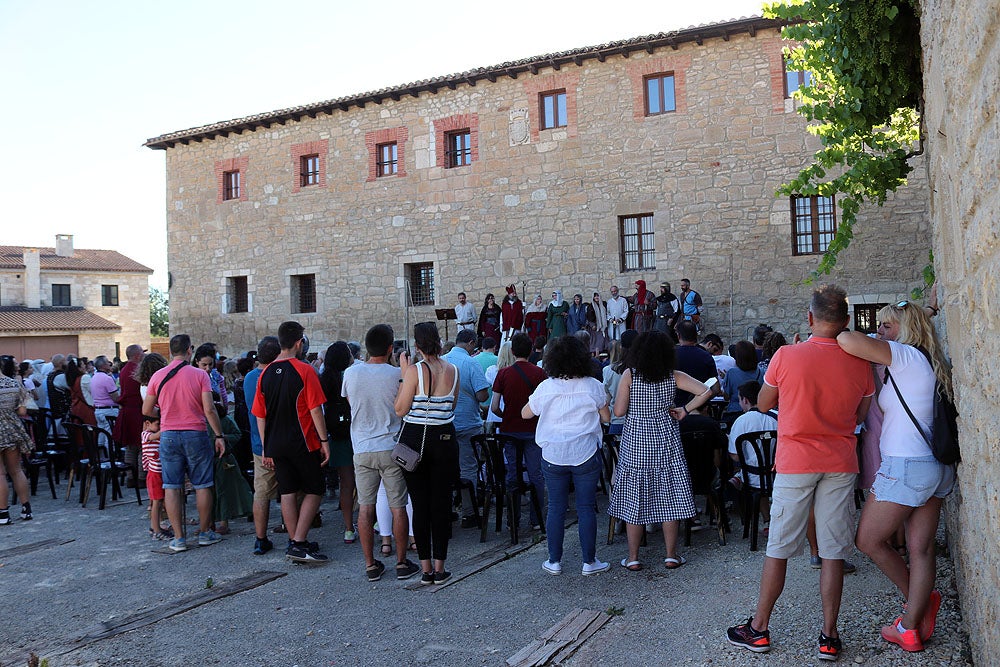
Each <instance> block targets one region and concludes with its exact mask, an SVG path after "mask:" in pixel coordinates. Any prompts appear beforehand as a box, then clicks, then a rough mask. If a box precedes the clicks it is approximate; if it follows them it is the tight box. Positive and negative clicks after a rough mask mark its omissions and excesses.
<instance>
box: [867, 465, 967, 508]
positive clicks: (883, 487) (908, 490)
mask: <svg viewBox="0 0 1000 667" xmlns="http://www.w3.org/2000/svg"><path fill="white" fill-rule="evenodd" d="M954 485H955V467H954V466H950V465H945V464H944V463H941V462H940V461H938V460H937V459H936V458H934V457H933V456H918V457H912V458H911V457H906V456H886V457H883V458H882V465H881V466H880V467H879V469H878V472H877V473H875V481H874V482H872V493H874V494H875V499H876V500H883V501H888V502H890V503H896V504H897V505H906V506H907V507H922V506H923V505H924V504H925V503H926V502H927V501H928V500H930V499H931V497H934V498H944V497H945V496H947V495H948V494H949V493H951V489H952V487H953V486H954Z"/></svg>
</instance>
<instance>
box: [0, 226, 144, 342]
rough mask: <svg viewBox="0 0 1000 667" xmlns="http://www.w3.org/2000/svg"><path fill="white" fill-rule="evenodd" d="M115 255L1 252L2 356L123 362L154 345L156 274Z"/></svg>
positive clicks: (66, 244) (66, 247) (62, 243)
mask: <svg viewBox="0 0 1000 667" xmlns="http://www.w3.org/2000/svg"><path fill="white" fill-rule="evenodd" d="M152 272H153V270H152V269H151V268H149V267H148V266H144V265H142V264H140V263H139V262H136V261H134V260H132V259H129V258H128V257H125V256H124V255H122V254H121V253H119V252H116V251H114V250H84V249H74V248H73V236H72V235H71V234H57V235H56V245H55V247H54V248H34V247H27V246H0V353H2V354H12V355H14V356H15V357H17V358H18V359H35V358H39V359H48V358H49V357H51V356H52V355H53V354H76V355H80V356H88V357H94V356H97V355H99V354H106V355H109V356H112V355H115V356H119V357H121V356H123V355H124V352H125V348H126V347H128V346H129V345H131V344H133V343H135V344H138V345H142V346H143V347H148V346H149V341H150V337H149V275H150V274H151V273H152Z"/></svg>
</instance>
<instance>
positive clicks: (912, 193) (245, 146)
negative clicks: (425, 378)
mask: <svg viewBox="0 0 1000 667" xmlns="http://www.w3.org/2000/svg"><path fill="white" fill-rule="evenodd" d="M780 52H781V42H780V38H779V35H778V33H777V31H775V30H761V31H758V32H757V33H756V36H755V37H751V36H749V35H747V34H734V35H731V36H730V38H729V39H728V41H724V40H722V39H706V40H705V41H704V43H703V44H701V45H698V44H696V43H694V42H689V43H682V44H679V45H678V48H677V49H676V50H673V49H670V48H664V49H654V50H653V52H652V53H647V52H645V51H639V52H635V53H633V54H632V55H631V56H630V57H628V58H625V57H622V56H619V55H614V56H609V57H608V58H607V60H606V61H605V62H598V61H596V60H585V61H583V62H582V64H581V65H579V66H576V65H572V64H570V65H565V66H562V67H561V68H560V70H559V71H553V70H552V69H551V68H546V67H543V68H541V69H539V71H538V73H537V74H536V75H531V74H523V75H520V76H518V78H517V79H511V78H509V77H499V78H497V80H496V81H495V82H493V83H488V82H486V81H482V82H480V83H477V85H475V86H469V85H466V84H459V85H457V87H456V89H455V90H447V89H445V88H443V87H442V88H441V90H440V91H439V92H438V94H436V95H432V94H429V93H421V94H420V95H419V97H412V96H406V95H404V96H401V98H400V99H399V100H396V101H394V100H392V99H391V98H390V97H388V96H387V98H386V99H385V100H384V101H383V103H381V104H368V105H367V106H365V107H364V108H356V107H352V108H350V109H349V110H348V111H335V112H333V113H331V114H324V113H320V114H319V115H317V117H316V118H312V119H310V118H304V119H303V120H302V121H298V122H296V121H288V122H287V123H284V124H281V125H274V126H272V127H271V128H269V129H258V130H254V131H250V130H246V131H243V132H234V133H231V134H229V135H228V136H226V137H221V136H220V137H218V138H215V139H211V140H206V141H196V142H191V143H189V144H186V145H185V144H177V145H175V146H174V147H172V148H169V149H168V150H167V151H166V153H167V196H166V203H167V217H168V248H169V251H168V252H169V266H170V273H171V277H172V287H171V290H170V297H171V298H170V305H171V330H172V332H173V333H177V332H186V333H190V334H191V335H192V336H193V337H194V339H195V340H198V341H201V340H206V339H210V340H214V341H216V342H218V343H220V344H221V345H222V346H223V349H224V351H226V352H227V353H228V352H232V351H235V350H239V349H248V348H249V347H252V346H253V345H255V344H256V341H257V340H258V339H259V338H260V337H261V336H262V335H265V334H267V333H273V332H274V331H275V329H276V327H277V325H278V324H279V323H280V322H281V321H283V320H285V319H289V318H295V319H298V320H299V321H301V322H302V323H303V324H304V325H305V326H306V328H307V329H308V331H309V333H310V336H311V337H312V338H313V340H314V341H317V342H329V341H332V340H335V339H337V338H354V339H360V338H361V337H362V336H363V334H364V332H365V330H366V329H367V327H369V326H370V325H372V324H375V323H378V322H383V321H387V322H389V323H390V324H392V325H393V326H394V327H395V328H396V330H397V331H398V332H401V331H402V328H403V324H404V308H403V305H404V303H405V302H404V292H403V286H404V276H405V274H406V265H407V264H411V263H415V262H433V263H434V271H435V289H436V295H435V296H436V303H435V306H437V307H449V306H453V305H454V301H455V298H454V295H455V294H456V293H457V292H458V291H459V290H464V291H466V292H467V293H468V294H469V298H470V300H471V301H472V302H473V303H475V304H476V306H477V309H478V308H480V307H481V304H482V302H483V298H484V296H485V294H486V293H487V292H492V293H494V294H496V295H497V296H498V297H500V296H501V295H502V294H503V285H505V284H507V283H511V282H514V283H516V284H517V285H518V288H519V291H520V288H521V286H522V284H523V285H524V286H525V287H526V290H527V291H528V292H530V293H535V292H540V293H542V294H543V296H544V297H546V298H547V297H548V295H549V293H550V292H551V290H552V289H554V288H560V289H562V291H563V293H564V295H565V296H566V297H567V299H569V298H570V297H571V296H572V294H574V293H576V292H582V293H584V294H588V293H592V292H593V291H594V290H595V289H599V290H600V291H601V292H602V294H604V295H605V297H607V293H608V288H609V287H610V286H611V285H612V284H618V285H619V286H621V287H622V289H623V291H624V292H625V293H629V292H630V291H631V286H632V283H633V282H634V281H635V280H637V279H644V280H646V281H647V282H648V283H649V285H650V286H651V287H653V289H654V290H655V289H656V287H655V286H656V285H658V283H659V282H660V281H662V280H668V281H670V282H671V283H672V284H673V286H674V288H675V289H676V288H678V283H679V281H680V279H681V278H682V277H688V278H690V279H691V281H692V283H693V286H694V288H695V289H697V290H698V291H699V292H701V294H702V296H703V298H704V300H705V305H706V313H705V318H704V321H705V329H706V332H707V331H717V332H718V333H720V334H721V335H722V336H723V337H724V338H726V339H734V338H738V337H743V336H745V335H746V331H747V329H748V328H749V327H752V326H753V325H755V324H757V323H758V322H770V323H772V324H773V325H774V326H775V327H776V328H778V329H781V330H784V331H786V332H789V333H792V332H794V331H799V330H804V329H805V310H806V303H807V300H808V294H809V291H810V288H809V287H808V286H802V285H800V284H798V283H799V282H800V281H801V280H802V279H803V278H804V277H806V276H807V275H808V273H809V271H810V270H812V269H813V268H815V266H816V264H817V262H818V257H817V256H801V257H796V256H793V255H792V250H791V246H792V243H791V228H790V212H789V200H788V198H784V197H783V198H777V199H776V198H775V196H774V192H775V190H776V188H777V187H778V186H779V185H780V184H781V183H782V182H785V181H787V180H789V179H791V178H792V177H793V176H794V175H795V174H796V173H797V172H798V170H799V169H801V168H802V167H803V166H804V165H805V164H807V163H808V161H809V160H810V158H811V155H812V152H813V150H815V148H816V143H815V140H814V139H813V138H812V137H811V136H810V135H808V133H807V132H806V131H805V121H804V119H803V118H802V117H801V116H799V115H798V114H796V113H794V109H793V103H792V101H791V100H785V99H784V93H783V89H782V75H781V71H782V70H781V53H780ZM654 72H673V73H674V77H675V83H676V97H677V110H676V111H675V112H672V113H665V114H662V115H658V116H648V117H647V116H645V114H644V110H643V109H637V107H636V105H637V104H642V99H643V96H642V89H641V86H642V85H643V76H644V75H645V74H649V73H654ZM560 87H565V88H566V90H567V105H566V106H567V115H568V120H569V123H568V126H567V127H564V128H556V129H539V124H538V110H539V106H538V95H539V93H543V92H545V91H550V90H553V89H557V88H560ZM456 117H465V118H469V119H472V120H470V121H469V125H470V126H471V125H476V126H477V127H478V132H477V133H475V135H474V141H475V144H476V145H475V146H474V149H473V153H474V155H475V157H476V159H475V161H474V162H473V163H472V164H471V165H470V166H463V167H458V168H451V169H449V168H445V167H442V166H441V164H442V163H443V161H442V160H441V159H440V156H439V155H438V154H437V153H438V151H440V150H441V142H440V141H439V136H438V135H439V133H440V131H441V130H442V128H444V129H453V128H452V125H454V123H455V122H457V121H455V118H456ZM525 120H527V128H526V127H525V125H524V121H525ZM473 121H474V122H473ZM390 136H396V137H401V138H405V140H402V141H401V143H400V158H401V164H400V167H399V172H400V174H401V175H399V176H388V177H379V178H376V177H374V170H373V169H374V166H373V164H374V163H373V154H374V147H375V145H376V144H377V143H378V141H381V140H379V139H377V137H390ZM366 139H367V140H368V141H367V142H366ZM309 142H316V143H321V142H325V145H326V147H327V151H328V152H327V153H326V154H325V167H326V169H327V171H328V173H326V174H324V175H323V177H324V178H325V181H322V182H321V184H320V185H316V186H308V187H300V186H299V183H298V182H297V181H296V180H295V178H294V177H295V174H296V171H297V167H296V163H295V159H294V156H295V155H296V153H295V151H296V150H297V149H296V148H295V147H296V146H299V145H301V144H306V143H309ZM314 145H315V144H314ZM242 159H245V160H246V161H245V162H244V163H242V164H245V165H246V172H245V173H241V177H242V184H243V187H244V188H245V190H244V191H243V192H241V193H240V197H239V198H237V199H234V200H232V201H221V195H220V191H219V182H220V176H219V174H217V172H216V168H217V165H219V164H230V165H238V164H240V163H239V162H238V160H242ZM234 168H235V167H234ZM220 173H221V172H220ZM404 173H405V175H402V174H404ZM923 179H924V172H923V170H921V171H920V172H918V173H916V174H915V175H914V179H913V181H915V182H914V183H913V184H912V185H911V186H910V187H908V188H906V189H904V190H902V191H901V192H900V193H899V194H898V195H897V196H896V197H894V198H893V199H892V200H891V201H890V202H889V203H888V204H887V205H886V207H885V208H883V209H881V210H876V211H867V212H863V214H862V216H861V224H860V225H859V227H858V237H857V241H856V242H855V244H854V245H853V246H852V247H851V248H850V249H849V250H848V251H847V252H845V253H844V254H843V256H842V259H841V261H840V263H839V266H838V268H837V271H836V273H835V275H834V276H833V280H836V281H837V282H839V283H841V284H843V285H844V286H845V287H846V288H847V289H848V291H849V292H850V293H851V294H852V295H853V296H854V301H855V302H864V300H865V299H866V298H869V299H870V298H874V297H879V296H880V295H891V296H890V297H889V299H890V300H891V299H895V298H898V297H899V296H901V295H904V294H905V293H907V292H908V291H909V290H910V289H911V288H913V287H915V286H918V285H919V283H920V270H921V268H922V267H923V266H924V265H925V264H926V261H927V251H928V248H929V224H928V213H927V194H926V193H927V188H926V184H925V182H924V180H923ZM323 183H325V185H324V184H323ZM649 213H651V214H652V216H653V225H654V231H655V251H656V255H655V262H656V264H655V270H645V271H635V272H626V273H623V272H622V270H621V266H620V262H619V242H620V241H619V216H623V215H635V214H649ZM303 273H315V274H316V279H317V290H316V291H317V295H316V296H317V313H316V314H296V313H293V311H292V309H291V307H290V300H291V276H294V275H297V274H303ZM234 276H246V277H247V282H248V288H249V293H250V304H251V312H248V313H227V312H226V311H227V303H228V302H227V298H226V292H227V279H228V278H231V277H234ZM522 296H523V293H522ZM431 317H433V308H432V307H420V308H415V309H414V311H413V313H412V314H411V319H410V321H411V323H412V322H417V321H421V320H424V319H429V318H431ZM451 332H452V333H454V327H452V328H451Z"/></svg>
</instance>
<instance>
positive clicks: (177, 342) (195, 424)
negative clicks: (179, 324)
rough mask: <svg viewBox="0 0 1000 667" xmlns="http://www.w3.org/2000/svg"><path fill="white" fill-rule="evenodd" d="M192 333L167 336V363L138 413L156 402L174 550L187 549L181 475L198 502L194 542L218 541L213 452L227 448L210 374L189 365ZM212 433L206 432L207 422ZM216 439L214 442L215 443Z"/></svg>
mask: <svg viewBox="0 0 1000 667" xmlns="http://www.w3.org/2000/svg"><path fill="white" fill-rule="evenodd" d="M193 351H194V348H193V346H192V345H191V337H190V336H188V335H187V334H178V335H176V336H174V337H173V338H171V339H170V356H171V360H170V363H169V364H168V365H167V366H166V367H164V368H161V369H160V370H158V371H156V373H154V374H153V376H152V378H150V380H149V387H148V389H147V390H146V398H145V400H144V401H143V403H142V413H143V414H145V415H151V414H154V413H153V409H154V407H155V406H156V405H159V406H160V427H161V430H160V465H161V466H162V467H163V492H164V496H165V498H164V503H165V504H166V507H167V516H168V517H169V518H170V525H171V526H173V528H174V535H175V537H174V539H172V540H170V545H169V546H170V549H171V550H172V551H187V548H188V547H187V539H186V537H185V527H184V521H183V512H184V475H185V474H187V476H188V478H189V479H190V481H191V485H192V487H194V490H195V500H196V503H197V507H198V523H199V532H198V545H199V546H208V545H210V544H215V543H217V542H219V541H220V540H222V537H220V536H219V534H218V533H216V532H215V531H214V530H212V529H211V524H212V505H213V502H214V500H213V494H212V487H213V486H214V485H215V461H214V458H215V456H222V455H223V454H224V453H225V451H226V444H225V436H224V435H223V434H222V425H221V424H220V423H219V417H218V415H217V414H216V412H215V405H214V404H213V402H212V386H211V383H210V382H209V380H208V375H206V374H205V373H203V372H201V371H200V370H198V369H197V368H194V367H193V366H191V353H192V352H193ZM206 420H208V424H209V426H211V428H212V433H213V434H214V436H213V438H209V436H208V433H206V432H205V421H206ZM213 443H214V444H213Z"/></svg>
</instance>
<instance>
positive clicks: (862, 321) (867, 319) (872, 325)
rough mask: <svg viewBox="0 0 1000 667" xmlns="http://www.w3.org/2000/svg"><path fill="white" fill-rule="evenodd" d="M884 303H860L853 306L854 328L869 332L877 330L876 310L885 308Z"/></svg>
mask: <svg viewBox="0 0 1000 667" xmlns="http://www.w3.org/2000/svg"><path fill="white" fill-rule="evenodd" d="M886 305H887V304H884V303H862V304H858V305H856V306H854V330H855V331H860V332H861V333H866V334H871V333H876V332H877V331H878V322H877V321H876V318H877V317H878V311H880V310H882V309H883V308H885V306H886Z"/></svg>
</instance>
